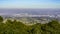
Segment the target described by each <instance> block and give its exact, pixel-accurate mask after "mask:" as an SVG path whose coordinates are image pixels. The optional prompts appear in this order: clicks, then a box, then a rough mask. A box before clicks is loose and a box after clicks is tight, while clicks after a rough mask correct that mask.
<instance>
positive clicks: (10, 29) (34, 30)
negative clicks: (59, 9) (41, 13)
mask: <svg viewBox="0 0 60 34" xmlns="http://www.w3.org/2000/svg"><path fill="white" fill-rule="evenodd" d="M0 34H60V24H59V22H58V21H57V20H52V21H51V22H49V23H46V24H40V23H37V24H34V25H31V26H30V25H25V24H23V23H22V22H18V21H16V20H14V21H11V20H7V21H6V23H3V18H2V17H1V16H0Z"/></svg>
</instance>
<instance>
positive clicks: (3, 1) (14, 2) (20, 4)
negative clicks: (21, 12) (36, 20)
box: [0, 0, 60, 8]
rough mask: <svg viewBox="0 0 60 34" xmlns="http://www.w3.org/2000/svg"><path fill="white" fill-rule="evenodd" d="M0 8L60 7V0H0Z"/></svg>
mask: <svg viewBox="0 0 60 34" xmlns="http://www.w3.org/2000/svg"><path fill="white" fill-rule="evenodd" d="M0 8H60V0H0Z"/></svg>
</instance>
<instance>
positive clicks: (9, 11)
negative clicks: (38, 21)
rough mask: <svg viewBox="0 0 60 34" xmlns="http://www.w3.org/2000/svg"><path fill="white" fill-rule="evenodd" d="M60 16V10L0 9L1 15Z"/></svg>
mask: <svg viewBox="0 0 60 34" xmlns="http://www.w3.org/2000/svg"><path fill="white" fill-rule="evenodd" d="M22 13H23V14H30V15H60V9H0V15H13V14H22Z"/></svg>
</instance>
